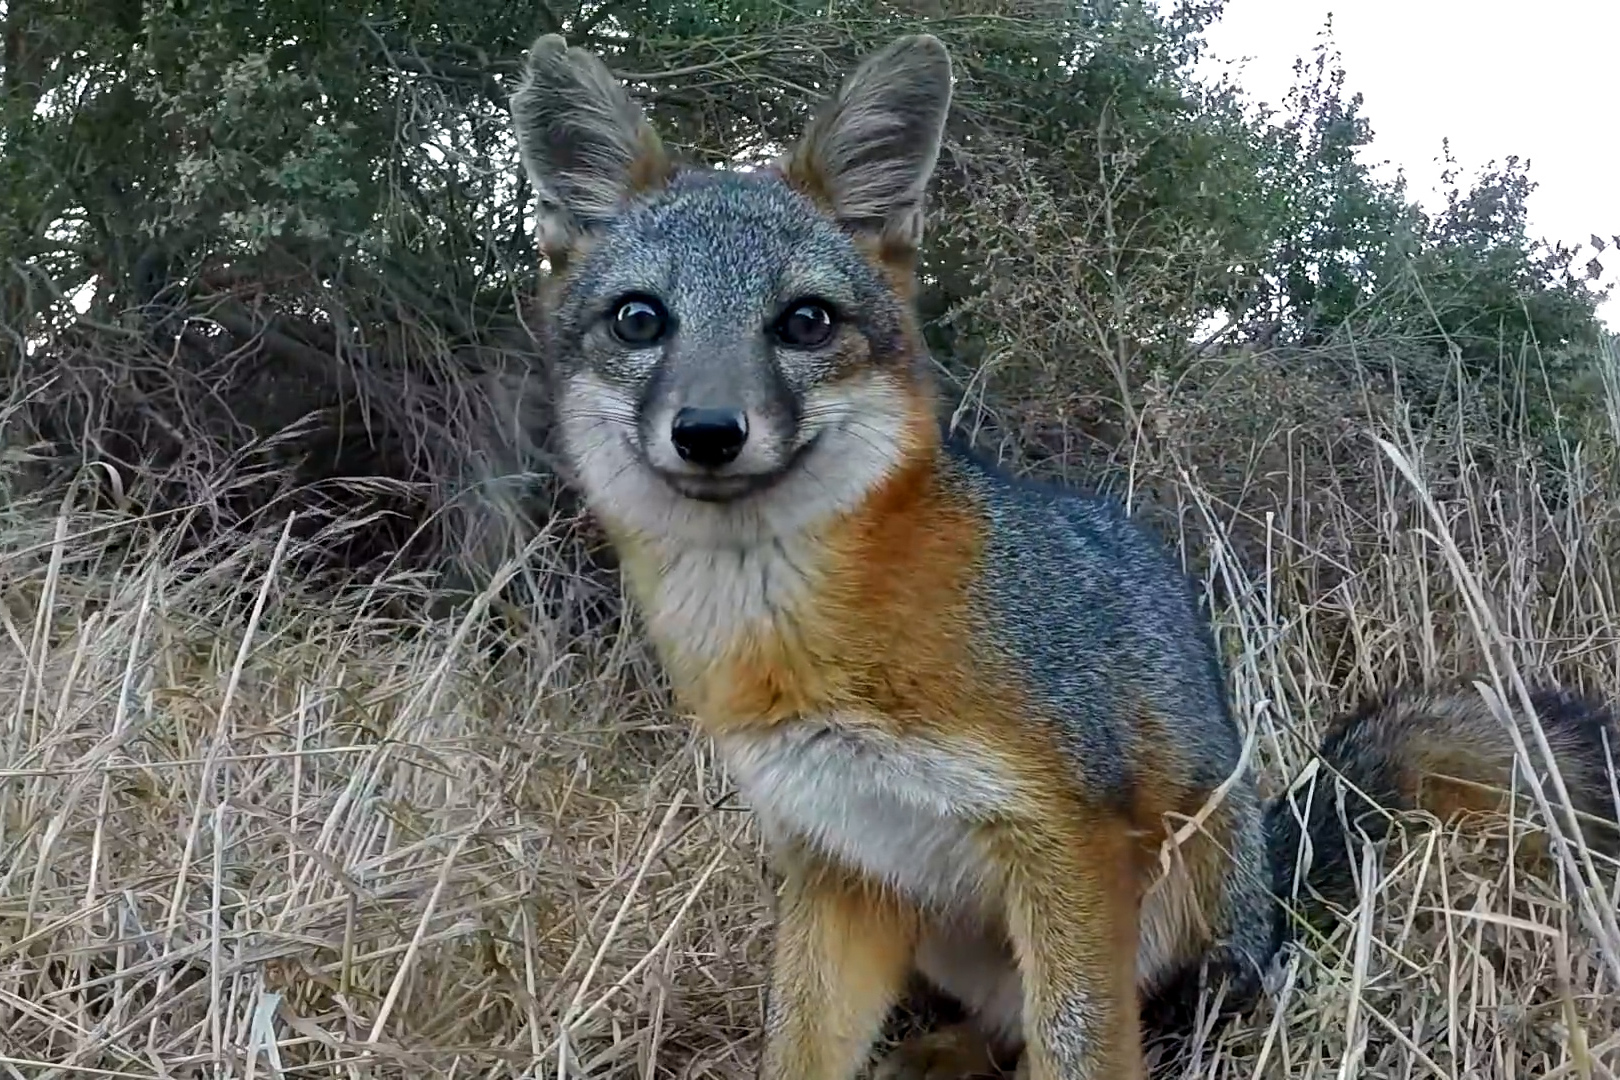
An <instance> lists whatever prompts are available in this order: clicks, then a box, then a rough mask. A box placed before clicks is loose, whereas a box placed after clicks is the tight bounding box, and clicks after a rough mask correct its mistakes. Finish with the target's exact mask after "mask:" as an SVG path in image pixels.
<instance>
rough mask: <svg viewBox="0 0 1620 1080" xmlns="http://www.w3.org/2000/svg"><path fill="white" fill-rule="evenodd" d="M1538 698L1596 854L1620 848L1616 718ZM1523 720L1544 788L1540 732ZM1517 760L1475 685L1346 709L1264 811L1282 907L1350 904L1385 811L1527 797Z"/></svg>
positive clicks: (1283, 930) (1454, 809) (1450, 812)
mask: <svg viewBox="0 0 1620 1080" xmlns="http://www.w3.org/2000/svg"><path fill="white" fill-rule="evenodd" d="M1531 703H1532V704H1533V705H1534V706H1535V710H1536V714H1537V717H1538V718H1539V719H1540V721H1541V727H1542V730H1543V732H1545V734H1546V736H1547V743H1548V745H1549V746H1550V747H1551V749H1552V751H1553V756H1554V758H1555V759H1556V760H1557V762H1558V769H1559V773H1560V774H1561V775H1562V777H1563V780H1564V785H1565V787H1566V789H1567V790H1568V792H1569V796H1570V801H1571V803H1572V804H1573V806H1574V808H1575V809H1576V811H1577V812H1579V813H1580V814H1581V815H1582V817H1581V818H1580V825H1581V833H1582V835H1583V836H1584V838H1585V840H1586V842H1587V843H1588V844H1589V845H1591V847H1592V848H1593V849H1594V850H1597V851H1604V852H1611V853H1612V852H1615V851H1617V850H1620V829H1617V828H1616V825H1615V823H1616V800H1615V790H1616V785H1615V781H1614V778H1613V775H1612V773H1611V767H1612V766H1611V763H1616V764H1620V729H1617V727H1616V723H1615V717H1614V715H1613V714H1612V713H1611V712H1610V711H1609V710H1608V709H1606V708H1604V707H1603V706H1602V705H1600V704H1598V703H1596V702H1594V701H1592V700H1590V699H1587V698H1583V697H1580V696H1578V695H1575V694H1571V693H1567V692H1565V691H1561V690H1552V689H1543V690H1537V691H1535V692H1534V693H1532V694H1531ZM1519 722H1520V724H1521V731H1522V732H1523V740H1524V742H1525V745H1526V746H1527V747H1529V748H1530V757H1531V759H1532V761H1535V762H1536V763H1537V765H1538V769H1537V772H1538V774H1539V775H1540V776H1541V778H1542V781H1543V790H1547V788H1546V771H1545V769H1543V768H1540V767H1539V765H1540V759H1541V755H1540V754H1539V753H1538V752H1537V751H1536V749H1535V740H1534V736H1533V734H1532V733H1531V732H1530V731H1529V729H1528V727H1527V726H1524V722H1523V721H1522V720H1521V721H1519ZM1516 756H1517V755H1516V751H1515V749H1514V745H1513V738H1512V736H1511V734H1510V733H1509V731H1508V730H1507V728H1506V727H1505V726H1504V725H1503V722H1502V721H1501V720H1499V719H1497V717H1496V715H1495V714H1494V713H1492V712H1491V710H1490V709H1489V708H1488V707H1487V705H1486V703H1485V701H1484V699H1483V698H1482V697H1481V696H1480V694H1479V692H1478V691H1477V690H1475V689H1474V688H1473V687H1467V686H1465V687H1455V688H1451V689H1447V690H1442V691H1432V690H1406V691H1399V692H1397V693H1395V694H1392V695H1390V696H1388V697H1385V698H1382V699H1378V700H1375V701H1370V702H1368V703H1366V704H1364V705H1363V706H1361V707H1360V708H1359V709H1357V710H1355V711H1354V712H1352V713H1348V714H1346V715H1345V716H1343V717H1341V718H1339V719H1338V720H1337V721H1336V722H1335V723H1334V724H1333V726H1332V728H1331V729H1330V730H1329V731H1328V733H1327V736H1326V737H1325V738H1324V739H1323V740H1322V746H1321V758H1322V761H1321V766H1322V768H1321V770H1320V771H1319V772H1318V774H1317V776H1316V778H1315V779H1314V780H1313V781H1312V782H1311V783H1308V784H1303V785H1299V786H1298V788H1297V790H1294V791H1293V792H1292V793H1290V794H1284V795H1283V796H1281V797H1279V798H1277V799H1276V800H1274V801H1273V802H1272V804H1271V806H1270V807H1269V808H1268V810H1267V821H1266V831H1267V846H1268V848H1269V850H1270V854H1271V862H1272V876H1273V881H1272V887H1273V890H1274V892H1275V893H1276V895H1277V896H1278V897H1279V898H1281V899H1282V900H1283V901H1284V903H1287V902H1288V901H1289V898H1291V897H1298V899H1299V900H1300V901H1302V902H1304V903H1303V906H1304V907H1305V908H1307V909H1311V908H1315V907H1316V904H1317V902H1319V901H1326V902H1327V903H1328V904H1331V905H1333V906H1335V907H1340V908H1348V907H1350V906H1353V905H1354V903H1355V900H1356V883H1355V881H1356V879H1355V866H1356V863H1357V861H1358V860H1359V854H1358V852H1359V850H1360V848H1359V836H1360V835H1363V834H1364V835H1365V836H1367V837H1368V838H1369V839H1371V840H1374V841H1377V840H1380V839H1382V838H1383V836H1384V835H1385V833H1386V832H1387V831H1388V827H1389V821H1390V818H1389V816H1388V815H1387V813H1386V812H1385V811H1409V810H1417V809H1422V810H1426V811H1428V812H1429V813H1431V814H1433V815H1434V816H1435V817H1437V818H1440V819H1441V820H1446V819H1449V818H1451V817H1453V816H1454V815H1456V814H1458V813H1465V812H1470V811H1475V812H1477V811H1486V812H1489V811H1498V812H1499V811H1502V810H1505V809H1506V808H1507V806H1508V802H1509V800H1510V799H1511V798H1512V794H1511V793H1512V792H1514V791H1517V792H1518V793H1519V795H1520V797H1521V798H1523V797H1524V796H1525V793H1526V785H1525V783H1524V781H1523V780H1522V778H1521V780H1520V781H1519V783H1518V786H1517V788H1515V787H1514V775H1513V774H1514V763H1515V760H1516ZM1341 778H1342V781H1344V782H1341ZM1548 797H1549V798H1550V799H1553V800H1555V811H1556V809H1557V807H1556V796H1555V795H1554V794H1553V792H1552V791H1548ZM1369 800H1370V803H1369ZM1380 808H1382V809H1380ZM1562 824H1563V821H1562V819H1561V820H1560V825H1562ZM1347 825H1348V828H1347V827H1346V826H1347ZM1566 831H1567V829H1566ZM1302 868H1304V873H1303V875H1301V873H1300V871H1301V869H1302ZM1301 877H1303V880H1300V879H1301ZM1279 918H1280V921H1279V925H1278V936H1279V939H1283V938H1286V937H1288V936H1290V934H1289V927H1290V926H1291V925H1292V920H1291V919H1289V918H1287V916H1286V915H1283V914H1281V913H1279Z"/></svg>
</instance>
